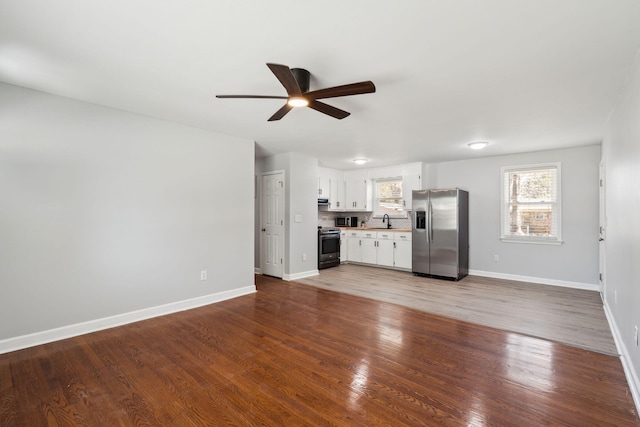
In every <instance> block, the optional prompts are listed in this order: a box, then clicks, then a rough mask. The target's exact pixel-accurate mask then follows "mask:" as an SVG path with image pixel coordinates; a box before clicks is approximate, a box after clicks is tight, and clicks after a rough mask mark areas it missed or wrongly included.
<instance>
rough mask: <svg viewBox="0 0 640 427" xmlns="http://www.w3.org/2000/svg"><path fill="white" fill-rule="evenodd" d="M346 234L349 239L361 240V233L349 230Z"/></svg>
mask: <svg viewBox="0 0 640 427" xmlns="http://www.w3.org/2000/svg"><path fill="white" fill-rule="evenodd" d="M346 233H347V238H349V239H359V238H360V231H358V230H349V231H347V232H346Z"/></svg>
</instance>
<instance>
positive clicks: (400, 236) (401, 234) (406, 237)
mask: <svg viewBox="0 0 640 427" xmlns="http://www.w3.org/2000/svg"><path fill="white" fill-rule="evenodd" d="M393 238H394V240H411V233H405V232H397V233H394V237H393Z"/></svg>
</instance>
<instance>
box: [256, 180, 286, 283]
mask: <svg viewBox="0 0 640 427" xmlns="http://www.w3.org/2000/svg"><path fill="white" fill-rule="evenodd" d="M261 205H262V209H261V217H262V232H261V236H262V238H261V239H260V241H261V254H262V256H261V262H260V264H261V265H260V268H261V270H262V273H263V274H266V275H268V276H274V277H280V278H282V275H283V272H284V267H283V259H284V172H282V171H277V172H268V173H265V174H263V175H262V201H261Z"/></svg>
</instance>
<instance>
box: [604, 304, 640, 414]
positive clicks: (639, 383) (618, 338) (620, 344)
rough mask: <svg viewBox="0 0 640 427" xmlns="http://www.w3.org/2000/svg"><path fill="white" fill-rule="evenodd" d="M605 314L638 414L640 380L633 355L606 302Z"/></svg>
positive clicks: (639, 408)
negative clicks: (633, 361) (632, 360)
mask: <svg viewBox="0 0 640 427" xmlns="http://www.w3.org/2000/svg"><path fill="white" fill-rule="evenodd" d="M604 313H605V315H606V316H607V320H608V321H609V327H610V328H611V332H612V333H613V341H614V342H615V343H616V348H617V349H618V353H620V355H621V356H620V361H621V362H622V368H623V369H624V375H625V376H626V377H627V383H629V389H630V390H631V396H632V397H633V403H635V405H636V412H637V413H640V380H639V379H638V374H637V373H636V371H635V370H634V369H633V366H632V365H631V362H630V360H631V355H630V354H629V350H628V349H627V347H626V346H625V345H624V340H623V339H622V335H621V334H620V330H619V329H618V325H617V324H616V320H615V318H614V317H613V314H612V313H611V311H610V310H609V305H608V304H607V303H606V302H605V303H604Z"/></svg>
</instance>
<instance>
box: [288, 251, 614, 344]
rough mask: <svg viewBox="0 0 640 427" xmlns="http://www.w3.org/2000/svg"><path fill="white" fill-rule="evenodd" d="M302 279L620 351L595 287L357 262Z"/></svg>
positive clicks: (413, 305) (477, 321)
mask: <svg viewBox="0 0 640 427" xmlns="http://www.w3.org/2000/svg"><path fill="white" fill-rule="evenodd" d="M298 283H303V284H307V285H312V286H316V287H320V288H323V289H329V290H334V291H336V292H343V293H348V294H351V295H357V296H361V297H365V298H372V299H376V300H378V301H386V302H391V303H395V304H400V305H403V306H405V307H411V308H415V309H418V310H422V311H426V312H429V313H434V314H439V315H441V316H448V317H453V318H455V319H458V320H464V321H467V322H472V323H477V324H480V325H485V326H490V327H493V328H499V329H504V330H507V331H513V332H518V333H521V334H525V335H530V336H534V337H539V338H544V339H547V340H551V341H556V342H560V343H564V344H568V345H573V346H577V347H581V348H585V349H587V350H593V351H599V352H601V353H605V354H611V355H619V353H618V351H617V349H616V345H615V342H614V340H613V335H612V334H611V330H610V328H609V324H608V322H607V319H606V316H605V313H604V309H603V307H602V300H601V299H600V295H599V294H598V293H597V292H595V291H588V290H583V289H571V288H565V287H560V286H550V285H543V284H537V283H526V282H516V281H512V280H503V279H492V278H487V277H480V276H467V277H465V278H464V279H462V280H461V281H459V282H452V281H448V280H440V279H432V278H427V277H419V276H414V275H413V274H412V273H410V272H404V271H397V270H390V269H382V268H374V267H369V266H363V265H357V264H342V265H340V266H339V267H334V268H329V269H325V270H322V271H321V273H320V275H319V276H315V277H310V278H306V279H302V280H299V281H298Z"/></svg>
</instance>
